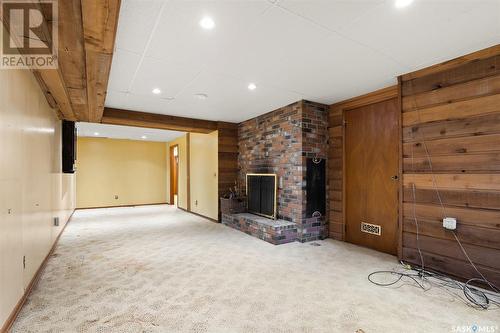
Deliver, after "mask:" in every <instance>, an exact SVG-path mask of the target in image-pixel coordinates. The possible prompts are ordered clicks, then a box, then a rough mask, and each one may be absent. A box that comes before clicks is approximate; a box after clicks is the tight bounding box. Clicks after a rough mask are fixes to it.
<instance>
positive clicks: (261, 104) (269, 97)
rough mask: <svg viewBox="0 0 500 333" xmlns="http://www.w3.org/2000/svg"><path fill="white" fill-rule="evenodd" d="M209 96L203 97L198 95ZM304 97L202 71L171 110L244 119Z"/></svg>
mask: <svg viewBox="0 0 500 333" xmlns="http://www.w3.org/2000/svg"><path fill="white" fill-rule="evenodd" d="M199 93H203V94H206V95H208V98H207V99H204V100H200V99H199V98H197V97H196V96H195V94H199ZM303 97H304V96H302V95H300V94H296V93H292V92H288V91H285V90H280V89H276V88H274V87H272V86H266V85H265V84H257V89H256V90H253V91H250V90H249V89H248V83H247V82H245V81H241V80H236V79H233V78H229V77H225V76H221V75H217V74H214V73H213V72H204V73H202V74H201V75H200V76H199V77H198V78H197V79H196V80H195V81H194V82H193V83H192V84H191V85H189V86H188V87H187V88H186V89H185V90H184V91H183V92H182V93H181V94H180V95H179V96H178V97H177V98H176V99H175V100H174V101H172V103H171V105H170V108H169V110H168V112H175V113H176V115H180V116H185V117H194V118H201V119H224V120H226V121H235V122H240V121H243V120H247V119H250V118H252V117H255V116H257V115H259V114H262V113H266V112H269V111H271V110H274V109H277V108H279V107H282V106H284V105H287V104H290V103H293V102H296V101H298V100H301V99H302V98H303Z"/></svg>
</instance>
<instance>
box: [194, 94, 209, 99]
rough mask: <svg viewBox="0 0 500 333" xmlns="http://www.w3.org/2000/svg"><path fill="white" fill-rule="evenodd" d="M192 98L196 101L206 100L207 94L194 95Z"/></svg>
mask: <svg viewBox="0 0 500 333" xmlns="http://www.w3.org/2000/svg"><path fill="white" fill-rule="evenodd" d="M194 96H195V97H196V98H198V99H207V98H208V95H207V94H194Z"/></svg>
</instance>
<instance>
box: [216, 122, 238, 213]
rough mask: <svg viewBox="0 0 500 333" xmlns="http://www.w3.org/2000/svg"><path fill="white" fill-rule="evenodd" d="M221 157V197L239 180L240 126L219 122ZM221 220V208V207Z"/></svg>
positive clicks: (219, 185) (219, 150)
mask: <svg viewBox="0 0 500 333" xmlns="http://www.w3.org/2000/svg"><path fill="white" fill-rule="evenodd" d="M216 126H217V131H218V157H219V167H218V168H219V177H218V187H219V196H221V195H223V194H225V193H226V192H227V191H228V190H229V188H231V187H234V186H235V185H236V182H237V180H238V154H239V153H238V124H234V123H227V122H217V123H216ZM219 219H220V206H219Z"/></svg>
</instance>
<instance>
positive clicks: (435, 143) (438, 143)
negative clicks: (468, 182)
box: [403, 134, 500, 159]
mask: <svg viewBox="0 0 500 333" xmlns="http://www.w3.org/2000/svg"><path fill="white" fill-rule="evenodd" d="M426 149H427V151H426ZM427 152H428V153H429V155H430V156H431V158H433V159H434V158H435V157H436V156H441V155H452V154H457V155H461V154H478V153H491V152H500V134H490V135H477V136H468V137H465V138H449V139H438V140H431V141H425V145H424V142H423V141H417V142H409V143H405V144H404V145H403V157H425V156H427Z"/></svg>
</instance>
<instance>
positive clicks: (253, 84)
mask: <svg viewBox="0 0 500 333" xmlns="http://www.w3.org/2000/svg"><path fill="white" fill-rule="evenodd" d="M248 89H249V90H255V89H257V86H256V85H255V83H250V84H249V85H248Z"/></svg>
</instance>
